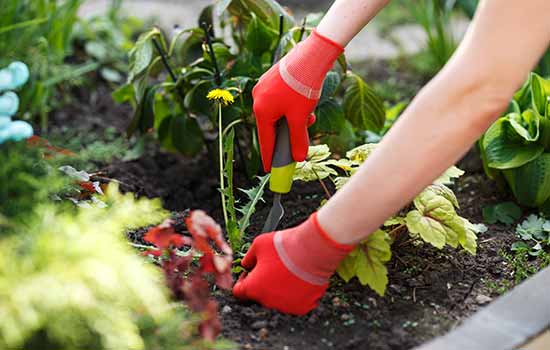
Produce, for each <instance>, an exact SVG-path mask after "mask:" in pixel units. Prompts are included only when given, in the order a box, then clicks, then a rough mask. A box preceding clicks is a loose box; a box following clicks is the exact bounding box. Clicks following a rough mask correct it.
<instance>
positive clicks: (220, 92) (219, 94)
mask: <svg viewBox="0 0 550 350" xmlns="http://www.w3.org/2000/svg"><path fill="white" fill-rule="evenodd" d="M206 98H208V99H209V100H214V101H216V102H219V103H221V104H223V105H224V106H227V105H230V104H232V103H233V102H235V99H234V98H233V95H231V93H230V92H229V91H227V90H224V89H214V90H211V91H210V92H209V93H208V95H207V96H206Z"/></svg>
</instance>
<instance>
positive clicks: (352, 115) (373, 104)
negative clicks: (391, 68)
mask: <svg viewBox="0 0 550 350" xmlns="http://www.w3.org/2000/svg"><path fill="white" fill-rule="evenodd" d="M348 78H349V79H350V80H351V83H350V84H349V85H348V87H347V88H346V92H345V94H344V113H345V114H346V118H347V119H348V120H349V121H350V122H351V124H352V125H353V126H354V127H356V128H358V129H362V130H371V131H375V132H379V131H380V130H382V128H383V127H384V122H385V120H386V112H385V110H384V104H383V102H382V100H381V99H380V97H378V95H376V93H375V92H374V90H373V89H372V88H371V87H370V86H368V85H367V84H366V83H365V82H364V81H363V79H362V78H361V77H360V76H358V75H356V74H354V73H348Z"/></svg>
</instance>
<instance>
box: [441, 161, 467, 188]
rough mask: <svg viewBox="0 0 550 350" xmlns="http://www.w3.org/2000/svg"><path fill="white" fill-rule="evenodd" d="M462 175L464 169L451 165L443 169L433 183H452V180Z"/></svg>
mask: <svg viewBox="0 0 550 350" xmlns="http://www.w3.org/2000/svg"><path fill="white" fill-rule="evenodd" d="M462 175H464V170H461V169H460V168H458V167H456V166H454V165H453V166H452V167H450V168H449V169H447V170H445V172H444V173H443V174H441V176H440V177H438V178H437V179H436V180H435V181H434V184H442V185H452V184H453V183H454V181H453V180H454V179H458V178H459V177H461V176H462Z"/></svg>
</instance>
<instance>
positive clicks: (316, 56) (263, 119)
mask: <svg viewBox="0 0 550 350" xmlns="http://www.w3.org/2000/svg"><path fill="white" fill-rule="evenodd" d="M343 51H344V49H343V48H342V47H341V46H340V45H338V44H337V43H335V42H333V41H332V40H330V39H328V38H325V37H323V36H322V35H321V34H319V33H317V32H316V31H313V32H312V34H311V35H310V36H309V37H308V38H307V39H306V40H304V41H303V42H301V43H299V44H298V45H296V47H294V48H293V49H292V50H291V51H290V52H289V53H288V54H287V55H286V56H285V57H283V58H282V59H281V61H280V62H279V63H277V64H276V65H274V66H273V67H271V69H270V70H268V71H267V72H266V73H265V74H264V75H262V77H260V80H259V81H258V84H256V86H255V87H254V89H253V90H252V97H253V99H254V106H253V108H254V114H255V116H256V124H257V126H258V137H259V139H260V151H261V154H262V162H263V165H264V169H265V171H266V172H269V171H271V160H272V157H273V148H274V145H275V127H276V122H277V121H278V120H279V119H280V118H281V117H283V116H285V117H286V119H287V122H288V127H289V131H290V143H291V148H292V157H293V158H294V160H295V161H297V162H301V161H303V160H304V159H305V158H306V156H307V150H308V146H309V136H308V133H307V127H308V126H310V125H311V124H313V122H314V121H315V116H314V115H313V111H314V110H315V106H316V105H317V102H318V101H319V98H320V97H321V90H322V88H323V81H324V79H325V76H326V75H327V73H328V72H329V71H330V69H331V68H332V66H333V65H334V62H335V61H336V59H337V58H338V56H340V54H341V53H342V52H343Z"/></svg>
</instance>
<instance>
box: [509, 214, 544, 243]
mask: <svg viewBox="0 0 550 350" xmlns="http://www.w3.org/2000/svg"><path fill="white" fill-rule="evenodd" d="M545 222H546V220H544V219H543V218H541V217H538V216H537V215H534V214H531V215H529V216H528V217H527V219H525V220H524V221H523V222H522V223H521V224H518V225H517V227H516V233H517V235H518V236H519V237H520V238H521V239H523V240H525V241H528V240H532V239H535V238H536V237H540V236H541V233H542V232H544V224H545Z"/></svg>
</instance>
